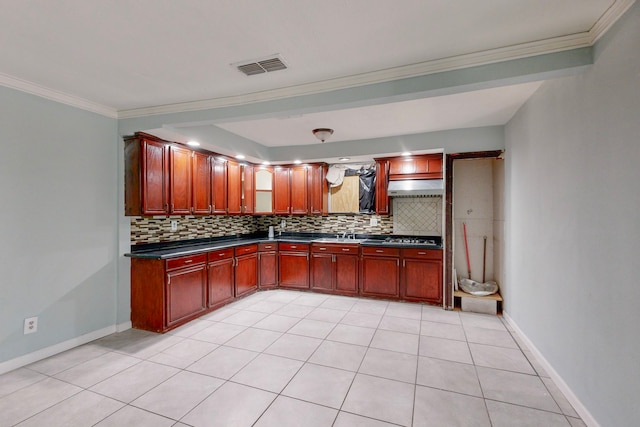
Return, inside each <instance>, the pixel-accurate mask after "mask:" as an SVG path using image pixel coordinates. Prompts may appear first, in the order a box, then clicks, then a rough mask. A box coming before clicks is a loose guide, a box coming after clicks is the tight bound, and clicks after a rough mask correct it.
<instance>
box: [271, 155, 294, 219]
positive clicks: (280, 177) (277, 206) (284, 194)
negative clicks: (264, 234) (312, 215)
mask: <svg viewBox="0 0 640 427" xmlns="http://www.w3.org/2000/svg"><path fill="white" fill-rule="evenodd" d="M289 189H290V183H289V168H288V167H281V166H278V167H276V168H275V169H274V171H273V213H274V214H280V215H282V214H284V215H288V214H289V213H290V212H291V194H290V190H289Z"/></svg>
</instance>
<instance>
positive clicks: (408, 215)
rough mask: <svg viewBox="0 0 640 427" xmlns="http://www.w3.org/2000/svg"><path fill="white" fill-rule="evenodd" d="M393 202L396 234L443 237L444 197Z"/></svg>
mask: <svg viewBox="0 0 640 427" xmlns="http://www.w3.org/2000/svg"><path fill="white" fill-rule="evenodd" d="M392 200H393V232H394V234H408V235H416V236H417V235H422V236H426V235H433V236H442V196H426V197H424V196H423V197H395V198H393V199H392Z"/></svg>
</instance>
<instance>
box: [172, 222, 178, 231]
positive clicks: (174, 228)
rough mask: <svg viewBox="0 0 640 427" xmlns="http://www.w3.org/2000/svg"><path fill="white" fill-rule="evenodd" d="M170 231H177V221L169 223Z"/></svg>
mask: <svg viewBox="0 0 640 427" xmlns="http://www.w3.org/2000/svg"><path fill="white" fill-rule="evenodd" d="M171 231H178V221H176V220H173V221H171Z"/></svg>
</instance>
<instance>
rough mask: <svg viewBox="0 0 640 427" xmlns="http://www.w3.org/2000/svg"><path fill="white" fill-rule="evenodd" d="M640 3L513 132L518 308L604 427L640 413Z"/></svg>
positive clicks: (533, 102)
mask: <svg viewBox="0 0 640 427" xmlns="http://www.w3.org/2000/svg"><path fill="white" fill-rule="evenodd" d="M639 47H640V5H639V4H636V5H635V6H633V7H632V8H631V9H630V10H629V11H628V12H627V14H626V16H625V17H623V19H622V20H620V21H619V22H618V23H617V24H616V26H615V27H614V28H613V29H612V30H610V31H609V33H608V34H607V35H606V37H605V38H603V39H602V40H601V41H599V42H598V44H597V45H596V48H595V51H594V53H595V64H594V65H593V66H592V68H591V69H590V70H588V71H587V72H585V73H584V74H582V75H579V76H575V77H566V78H562V79H558V80H554V81H549V82H547V83H544V84H543V86H542V87H541V88H540V89H539V90H538V92H536V94H534V96H533V97H532V98H531V99H530V100H529V101H528V102H527V103H526V104H525V106H524V107H523V108H521V110H520V111H519V112H518V113H517V114H516V116H515V117H514V118H513V119H512V120H511V121H510V122H509V124H508V125H507V126H506V129H505V132H506V133H505V139H506V146H507V151H506V153H507V163H506V165H507V171H506V175H507V176H506V182H507V188H506V193H507V200H508V201H507V203H508V204H507V224H508V226H507V227H508V229H507V233H508V248H507V254H508V260H507V275H508V277H507V281H506V282H507V283H506V285H507V287H506V289H503V292H504V295H505V298H506V303H507V307H508V308H507V312H508V314H509V315H510V316H511V317H512V319H513V320H514V321H515V323H516V324H517V325H518V326H519V327H520V328H521V330H522V331H523V332H524V333H525V335H526V336H527V337H528V338H529V339H530V340H531V341H532V342H533V343H534V344H535V346H536V347H537V348H538V350H540V352H541V353H542V354H543V355H544V357H545V358H546V359H547V360H548V361H549V362H550V364H551V365H552V366H553V368H554V369H555V370H556V371H557V372H558V373H559V374H560V376H561V377H562V378H563V379H564V381H565V382H566V383H567V384H568V385H569V387H570V388H571V389H572V390H573V392H574V393H575V394H576V395H577V397H578V398H579V399H580V400H581V402H582V403H583V404H584V405H585V406H586V407H587V408H588V410H589V411H590V412H591V414H592V415H593V417H594V418H595V419H596V420H597V421H598V422H599V423H600V424H601V425H602V426H632V425H638V420H640V405H638V396H640V363H638V354H640V339H639V338H638V337H639V336H640V334H639V332H638V326H639V325H640V309H639V307H640V285H639V283H638V280H639V279H638V277H639V275H638V268H637V266H638V262H639V256H640V214H639V210H640V190H639V188H638V185H639V183H640V168H639V167H638V163H639V162H640V120H639V119H640V49H639Z"/></svg>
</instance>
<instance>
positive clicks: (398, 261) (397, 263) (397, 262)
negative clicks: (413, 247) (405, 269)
mask: <svg viewBox="0 0 640 427" xmlns="http://www.w3.org/2000/svg"><path fill="white" fill-rule="evenodd" d="M396 265H397V266H398V267H400V260H399V259H397V260H396Z"/></svg>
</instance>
